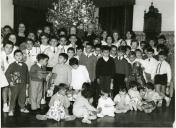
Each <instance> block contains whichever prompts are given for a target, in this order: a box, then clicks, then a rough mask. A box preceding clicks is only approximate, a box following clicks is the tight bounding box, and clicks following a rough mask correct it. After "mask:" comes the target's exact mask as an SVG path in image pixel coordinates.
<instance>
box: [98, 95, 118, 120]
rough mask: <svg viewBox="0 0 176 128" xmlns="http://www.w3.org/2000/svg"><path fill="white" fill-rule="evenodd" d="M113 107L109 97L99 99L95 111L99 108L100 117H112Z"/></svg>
mask: <svg viewBox="0 0 176 128" xmlns="http://www.w3.org/2000/svg"><path fill="white" fill-rule="evenodd" d="M114 105H115V103H114V102H113V101H112V99H111V98H110V97H107V98H103V97H100V98H99V100H98V106H97V109H99V108H101V112H100V113H99V114H98V115H99V116H102V117H104V116H106V115H107V116H112V117H114V116H115V115H114V112H115V108H114ZM98 115H97V116H98Z"/></svg>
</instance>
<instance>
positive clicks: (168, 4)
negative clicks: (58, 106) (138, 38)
mask: <svg viewBox="0 0 176 128" xmlns="http://www.w3.org/2000/svg"><path fill="white" fill-rule="evenodd" d="M151 2H153V4H154V7H156V8H158V10H159V12H160V13H162V28H161V30H162V31H174V16H175V15H174V0H136V4H135V5H134V14H133V30H134V31H143V24H144V10H146V11H148V8H149V6H150V5H151Z"/></svg>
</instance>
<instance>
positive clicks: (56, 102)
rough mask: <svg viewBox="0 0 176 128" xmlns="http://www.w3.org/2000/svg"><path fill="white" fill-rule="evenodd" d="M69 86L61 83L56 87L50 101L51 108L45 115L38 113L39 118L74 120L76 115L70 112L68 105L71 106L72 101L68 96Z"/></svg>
mask: <svg viewBox="0 0 176 128" xmlns="http://www.w3.org/2000/svg"><path fill="white" fill-rule="evenodd" d="M67 90H68V86H67V85H66V84H63V83H61V84H59V85H57V86H55V88H54V95H53V96H52V97H51V100H50V102H49V110H48V112H47V113H46V114H45V115H36V118H37V119H38V120H47V119H54V120H56V121H60V120H61V119H64V120H66V121H68V120H74V119H75V117H74V116H70V115H69V114H68V107H69V106H70V101H69V100H68V97H67V96H66V92H67Z"/></svg>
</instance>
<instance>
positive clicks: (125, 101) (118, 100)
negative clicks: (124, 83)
mask: <svg viewBox="0 0 176 128" xmlns="http://www.w3.org/2000/svg"><path fill="white" fill-rule="evenodd" d="M114 102H115V113H126V112H127V111H129V110H132V107H131V105H130V97H129V95H128V93H127V91H126V88H125V87H121V88H120V89H119V94H117V95H116V96H115V98H114Z"/></svg>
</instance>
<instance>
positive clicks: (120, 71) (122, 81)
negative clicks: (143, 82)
mask: <svg viewBox="0 0 176 128" xmlns="http://www.w3.org/2000/svg"><path fill="white" fill-rule="evenodd" d="M124 54H125V46H120V47H118V50H117V57H116V58H115V76H114V90H113V95H114V96H115V95H116V94H117V93H118V92H119V88H120V87H121V86H123V87H126V82H127V79H128V76H129V64H128V62H127V60H126V59H125V58H124Z"/></svg>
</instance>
